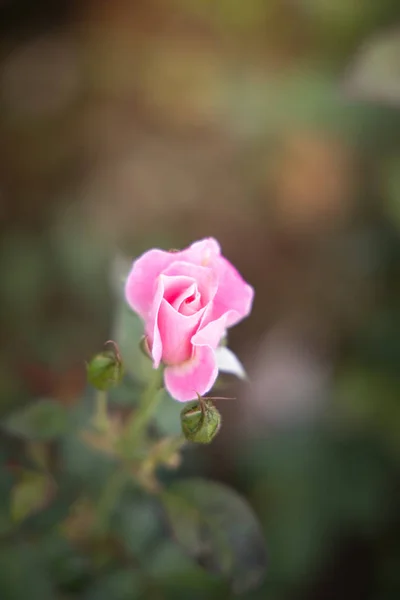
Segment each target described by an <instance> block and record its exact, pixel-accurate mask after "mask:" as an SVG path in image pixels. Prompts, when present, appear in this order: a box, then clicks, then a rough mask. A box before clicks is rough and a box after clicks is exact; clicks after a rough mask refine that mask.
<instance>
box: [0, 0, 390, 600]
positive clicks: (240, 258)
mask: <svg viewBox="0 0 400 600" xmlns="http://www.w3.org/2000/svg"><path fill="white" fill-rule="evenodd" d="M399 67H400V10H399V4H398V0H381V1H380V2H378V1H377V0H357V1H355V0H353V1H350V0H213V1H211V0H146V2H141V1H139V0H137V1H134V0H112V1H110V0H81V1H80V2H73V1H72V0H71V1H69V2H68V1H66V0H64V1H59V2H56V1H53V2H49V1H45V0H38V1H36V2H29V1H28V0H1V1H0V231H1V243H0V265H1V266H0V272H1V277H0V331H1V340H2V343H1V347H0V416H1V419H2V430H1V438H0V439H1V447H0V455H1V456H0V460H1V467H0V469H1V470H0V598H1V600H22V599H23V600H25V598H30V599H32V600H36V598H37V599H38V600H46V599H47V598H49V599H50V598H55V599H57V600H58V599H60V600H74V599H75V598H77V599H83V600H103V598H104V599H107V600H129V599H131V598H132V599H133V598H139V597H146V598H147V597H148V598H150V599H152V598H154V600H159V599H162V598H190V599H191V600H193V599H196V598H213V597H215V598H224V597H227V598H228V597H231V596H230V595H229V594H230V592H228V591H227V590H226V589H225V588H224V587H221V584H220V583H219V581H218V580H215V578H214V577H213V576H211V575H206V574H205V572H203V570H202V569H201V568H199V567H198V566H196V565H195V563H194V562H193V561H191V560H190V559H189V558H188V557H187V556H185V554H184V553H183V552H182V551H181V550H180V549H179V548H178V547H177V546H176V545H175V544H173V543H172V542H169V541H166V539H164V538H162V540H161V538H160V540H159V539H158V537H157V536H158V533H159V532H158V529H157V528H159V527H160V524H159V522H158V520H157V516H155V515H154V511H153V508H152V506H151V502H149V501H148V500H147V499H146V498H140V497H139V498H138V497H137V496H135V503H137V507H136V508H135V510H134V511H133V512H132V511H131V512H129V511H125V512H124V510H123V507H122V508H120V511H119V517H120V518H119V522H117V523H116V525H115V527H116V528H115V532H114V535H115V540H114V541H115V544H116V547H119V546H118V545H121V546H123V547H124V549H125V552H124V553H122V555H123V556H122V558H119V554H118V552H117V553H115V552H113V556H112V559H110V557H109V554H110V553H111V549H110V547H109V546H106V547H98V546H96V547H92V546H90V547H89V548H88V547H87V546H85V544H82V543H80V535H79V534H80V531H81V529H84V524H85V522H87V521H90V518H91V511H90V508H89V509H88V510H87V511H86V513H85V510H83V521H82V523H81V524H80V523H75V522H71V523H70V522H69V521H68V522H67V523H66V524H65V531H66V533H65V535H61V534H60V532H59V530H58V529H57V531H55V528H54V523H59V522H60V521H61V520H63V519H65V518H66V517H67V515H68V514H69V512H68V511H70V509H71V506H72V505H73V503H74V502H75V501H76V498H77V497H78V495H79V493H80V491H81V490H82V488H83V487H84V486H86V488H87V489H88V490H89V491H88V494H89V496H90V494H92V495H93V496H95V495H96V494H97V493H98V490H99V486H101V484H104V482H105V481H107V478H108V477H110V473H111V472H112V463H110V462H109V461H106V460H105V459H104V458H103V457H102V456H100V455H98V454H96V452H94V451H93V450H90V449H89V448H87V447H85V445H84V444H83V443H82V442H81V441H79V439H78V437H77V436H76V435H75V433H76V428H79V427H80V426H81V425H82V423H84V422H85V419H86V420H87V418H88V411H89V410H90V391H88V390H87V389H86V383H85V370H84V361H85V360H87V359H88V358H89V357H90V356H91V355H92V354H93V353H95V352H97V351H98V350H99V349H100V348H101V347H102V346H103V343H104V341H105V340H107V339H109V338H110V337H112V336H113V334H114V332H115V327H117V326H118V323H119V326H121V324H120V321H118V319H119V317H120V315H119V313H118V314H117V305H118V300H117V294H116V293H115V290H116V286H117V283H116V282H117V281H118V280H119V273H120V270H121V269H122V268H123V267H122V266H123V265H124V264H125V262H124V261H125V260H126V259H128V260H132V259H133V257H134V256H136V255H137V254H139V253H141V252H143V251H145V250H146V249H148V248H150V247H153V246H157V247H162V248H170V247H174V248H175V247H176V248H178V247H184V246H185V245H188V244H189V243H191V242H192V241H193V240H196V239H200V238H202V237H206V236H214V237H216V238H217V239H218V240H219V241H220V243H221V245H222V248H223V251H224V254H225V255H226V256H227V257H228V258H229V259H230V260H231V261H232V262H233V263H234V264H235V265H236V266H237V268H238V269H239V270H240V271H241V272H242V274H243V276H244V277H245V279H246V280H248V281H249V282H250V283H251V284H252V285H253V286H254V287H255V290H256V299H255V305H254V310H253V314H252V315H251V317H250V318H249V319H248V320H246V321H245V322H244V323H242V324H241V325H239V326H238V327H237V328H235V329H234V330H233V331H232V333H231V335H230V346H231V348H232V349H233V350H234V351H235V352H236V353H237V355H238V356H239V357H240V359H241V360H242V361H243V363H244V365H245V367H246V369H247V371H248V373H249V376H250V383H249V384H240V385H239V384H238V383H237V382H235V381H233V380H232V381H228V382H227V385H226V389H225V390H224V392H226V393H227V395H233V396H235V397H236V398H237V399H236V400H232V401H229V402H228V401H227V402H225V403H221V405H220V406H219V408H220V409H221V412H222V414H223V427H222V430H221V433H220V435H219V436H218V437H217V439H216V440H215V442H214V443H213V444H212V445H211V446H210V447H208V448H193V449H190V450H189V451H188V453H187V454H185V459H184V463H183V465H182V466H181V468H180V470H179V471H178V473H177V474H175V475H174V477H176V478H178V479H180V478H182V477H185V476H198V475H204V476H208V477H209V478H211V479H214V480H217V481H221V482H223V483H227V484H229V485H230V486H232V487H233V488H235V489H236V490H238V491H239V492H240V493H241V494H242V495H244V496H245V497H246V498H247V500H248V502H249V503H250V505H251V506H252V507H253V509H254V511H255V513H256V514H257V516H258V518H259V519H260V522H261V524H262V529H263V533H264V536H265V539H266V544H267V550H268V568H267V573H266V577H265V581H264V583H263V585H262V587H261V588H258V589H257V590H255V591H253V592H251V593H250V592H249V593H248V594H244V596H243V597H244V598H249V600H258V599H263V598H266V599H268V600H287V599H299V600H300V599H301V600H322V599H324V600H326V599H329V598H332V599H335V600H336V599H338V600H339V599H340V600H347V599H349V600H350V599H351V600H356V599H371V600H397V599H398V598H400V519H399V501H400V493H399V492H400V480H399V464H400V70H399ZM121 265H122V266H121ZM88 396H89V400H87V398H88ZM38 398H45V399H51V401H52V403H51V405H52V407H53V408H52V409H51V410H52V423H51V427H52V429H51V431H50V432H48V431H47V433H46V435H45V436H44V437H45V438H46V440H47V439H48V440H49V442H48V443H49V446H48V447H47V446H46V447H47V449H48V450H47V451H48V454H47V455H46V460H49V461H50V462H51V464H52V465H53V466H54V469H56V470H57V469H58V471H59V472H60V473H61V475H60V476H59V479H58V481H57V485H58V493H56V494H55V493H54V491H53V490H52V489H47V487H46V486H48V485H49V484H48V482H47V481H40V482H39V483H38V481H36V482H35V484H34V485H30V482H29V478H28V479H26V478H25V479H23V480H21V472H22V471H21V469H23V468H24V467H25V462H24V461H28V463H29V461H30V463H32V461H33V462H36V464H38V463H39V464H40V461H41V460H43V456H42V455H41V452H42V450H43V446H41V445H39V446H37V444H32V446H29V454H28V458H27V457H26V452H25V451H26V448H25V447H24V452H23V453H22V452H21V435H22V434H21V431H20V430H18V427H20V425H19V426H18V427H17V429H15V427H14V429H13V425H11V426H10V414H11V413H13V412H14V411H15V410H16V409H18V408H21V407H26V406H29V404H30V402H31V401H32V400H33V399H38ZM85 398H86V400H85ZM114 401H115V406H117V407H118V409H120V410H123V409H124V407H126V406H129V401H130V399H129V398H128V396H126V397H123V396H122V395H120V397H117V398H115V399H114ZM88 402H89V404H88ZM54 406H57V407H58V408H57V409H56V410H55V411H54ZM178 408H179V407H178ZM165 411H166V413H168V411H170V412H171V411H172V414H173V415H175V416H176V411H175V406H174V407H172V408H171V405H170V404H168V406H167V408H166V409H165ZM174 411H175V412H174ZM66 413H68V415H69V416H68V418H69V420H71V421H72V423H73V426H71V427H70V428H66V427H65V423H64V416H65V414H66ZM158 419H159V420H160V421H161V423H162V422H164V423H168V422H169V421H168V419H170V420H171V415H169V416H168V414H165V416H164V414H160V415H159V417H158ZM164 419H165V421H164ZM174 423H175V426H176V424H177V423H178V422H177V421H174V417H173V418H172V424H174ZM14 425H15V424H14ZM25 425H26V424H25ZM173 426H174V425H172V427H173ZM74 428H75V429H74ZM74 432H75V433H74ZM46 436H47V437H46ZM54 438H57V440H56V441H53V440H54ZM49 448H50V450H49ZM58 471H57V472H58ZM166 477H167V478H168V477H170V475H167V476H166ZM21 481H22V483H23V485H22V484H21ZM17 483H18V484H19V488H18V489H19V490H21V489H22V491H23V490H25V492H24V493H22V492H21V498H19V497H18V498H16V492H15V490H16V484H17ZM38 484H40V485H43V486H45V488H46V493H45V507H44V509H43V507H41V508H42V509H43V510H40V512H39V514H36V518H35V519H33V520H32V521H30V520H29V518H27V519H25V516H26V508H24V506H25V505H24V498H26V497H27V496H28V497H29V498H28V500H26V501H27V503H28V505H32V503H33V504H35V494H36V493H37V494H38V499H39V500H40V499H42V498H43V489H42V491H40V490H39V492H38ZM21 485H22V488H21ZM40 485H39V487H40ZM24 486H25V487H24ZM50 487H51V486H50ZM86 488H85V489H86ZM29 493H30V494H31V496H29ZM32 494H33V497H32ZM54 498H55V499H54ZM126 501H128V500H126ZM10 503H11V504H10ZM10 505H11V506H12V507H13V508H12V510H13V515H12V517H10V514H9V513H10ZM135 506H136V504H135ZM10 518H12V519H14V521H17V522H21V521H22V525H21V527H20V528H17V529H16V530H15V528H14V527H13V526H11V525H10V523H9V520H10ZM116 556H117V558H116ZM127 557H128V558H127ZM138 557H139V558H138ZM245 561H246V558H245V559H244V562H245ZM139 567H140V568H139ZM142 571H143V572H145V574H146V578H147V579H146V584H145V585H144V584H143V581H142V579H141V578H140V577H142V575H140V577H139V575H138V573H142ZM144 590H146V591H144Z"/></svg>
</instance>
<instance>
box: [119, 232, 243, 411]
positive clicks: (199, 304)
mask: <svg viewBox="0 0 400 600" xmlns="http://www.w3.org/2000/svg"><path fill="white" fill-rule="evenodd" d="M125 296H126V300H127V302H128V304H129V305H130V306H131V308H132V309H133V310H134V311H135V312H137V313H138V314H139V315H140V316H141V318H142V319H143V321H144V323H145V335H146V336H147V341H148V344H149V348H150V351H151V355H152V358H153V366H154V368H155V369H157V368H158V366H159V364H160V363H161V362H162V363H163V364H164V365H165V367H166V368H165V372H164V379H165V386H166V388H167V390H168V392H169V393H170V394H171V396H173V397H174V398H176V399H177V400H179V401H181V402H185V401H187V400H193V399H194V398H196V397H197V395H196V392H197V393H199V394H200V395H203V394H205V393H206V392H207V391H208V390H209V389H210V388H211V387H212V386H213V384H214V382H215V380H216V378H217V375H218V367H217V361H216V355H215V350H216V348H217V347H218V345H219V343H220V341H221V339H222V337H223V336H224V333H225V331H226V329H227V328H228V327H232V325H236V323H238V322H239V321H241V320H242V319H243V318H244V317H246V316H247V315H248V314H249V313H250V311H251V306H252V301H253V296H254V290H253V288H252V287H251V286H250V285H248V284H247V283H246V282H245V281H244V280H243V279H242V277H241V276H240V275H239V273H238V272H237V271H236V269H235V268H234V267H233V265H231V263H230V262H229V261H228V260H226V258H224V257H223V256H221V251H220V246H219V244H218V242H217V241H216V240H214V239H213V238H208V239H204V240H201V241H199V242H195V243H194V244H192V245H191V246H189V248H186V249H185V250H182V251H179V252H175V251H172V252H165V251H163V250H157V249H154V250H149V251H148V252H145V253H144V254H143V255H142V256H141V257H140V258H138V259H137V260H136V261H135V262H134V263H133V265H132V269H131V271H130V273H129V275H128V278H127V281H126V286H125Z"/></svg>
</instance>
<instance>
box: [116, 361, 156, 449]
mask: <svg viewBox="0 0 400 600" xmlns="http://www.w3.org/2000/svg"><path fill="white" fill-rule="evenodd" d="M161 383H162V372H161V369H159V370H157V371H154V374H153V377H152V378H151V379H150V381H149V383H148V385H147V387H146V389H145V390H144V393H143V396H142V399H141V402H140V404H139V407H138V409H137V410H136V411H135V412H134V413H133V415H132V416H131V417H130V419H129V421H128V423H127V426H126V429H125V432H124V438H123V447H124V450H125V451H126V452H127V453H128V456H129V457H132V456H133V455H134V454H135V453H136V452H137V450H139V449H140V447H141V446H142V444H143V442H144V441H145V438H146V433H147V426H148V424H149V422H150V421H151V418H152V417H153V415H154V413H155V411H156V408H157V406H158V403H159V402H160V399H161V394H160V393H159V392H160V390H161Z"/></svg>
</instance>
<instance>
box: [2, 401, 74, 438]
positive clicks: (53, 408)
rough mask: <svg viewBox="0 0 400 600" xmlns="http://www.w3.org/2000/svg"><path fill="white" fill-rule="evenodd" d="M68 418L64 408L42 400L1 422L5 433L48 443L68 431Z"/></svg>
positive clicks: (55, 403)
mask: <svg viewBox="0 0 400 600" xmlns="http://www.w3.org/2000/svg"><path fill="white" fill-rule="evenodd" d="M68 426H69V417H68V412H67V410H66V409H65V407H64V406H62V405H61V404H59V403H57V402H54V401H52V400H48V399H43V400H38V401H36V402H34V403H33V404H29V405H28V406H26V407H24V408H22V409H20V410H18V411H16V412H14V413H12V414H11V415H9V416H8V417H7V418H6V419H4V421H3V427H4V429H6V431H8V432H10V433H12V434H14V435H17V436H19V437H23V438H27V439H31V440H43V441H49V440H53V439H55V438H58V437H61V436H62V435H63V434H64V433H65V432H66V431H67V429H68Z"/></svg>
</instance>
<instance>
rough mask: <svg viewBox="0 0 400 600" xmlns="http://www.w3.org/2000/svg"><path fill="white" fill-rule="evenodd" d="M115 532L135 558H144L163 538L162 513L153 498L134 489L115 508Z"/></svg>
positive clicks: (125, 494) (126, 492) (129, 490)
mask: <svg viewBox="0 0 400 600" xmlns="http://www.w3.org/2000/svg"><path fill="white" fill-rule="evenodd" d="M113 521H114V525H113V532H114V533H115V534H117V536H118V538H119V539H120V540H121V541H122V543H123V544H124V546H125V548H126V550H127V552H128V553H129V554H131V555H133V556H143V555H144V554H145V553H146V551H148V550H150V549H151V547H152V544H154V542H155V540H157V539H158V538H160V537H161V534H162V528H161V511H160V508H159V506H158V504H156V502H155V500H154V498H153V497H151V496H149V495H147V494H144V493H143V492H139V491H138V490H135V489H133V488H132V487H131V488H130V489H128V490H126V491H125V493H124V494H123V495H122V497H121V499H120V501H119V502H118V504H116V505H115V507H114V519H113Z"/></svg>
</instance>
